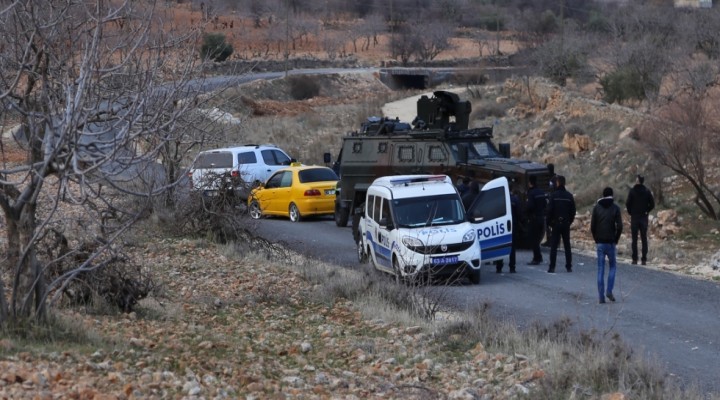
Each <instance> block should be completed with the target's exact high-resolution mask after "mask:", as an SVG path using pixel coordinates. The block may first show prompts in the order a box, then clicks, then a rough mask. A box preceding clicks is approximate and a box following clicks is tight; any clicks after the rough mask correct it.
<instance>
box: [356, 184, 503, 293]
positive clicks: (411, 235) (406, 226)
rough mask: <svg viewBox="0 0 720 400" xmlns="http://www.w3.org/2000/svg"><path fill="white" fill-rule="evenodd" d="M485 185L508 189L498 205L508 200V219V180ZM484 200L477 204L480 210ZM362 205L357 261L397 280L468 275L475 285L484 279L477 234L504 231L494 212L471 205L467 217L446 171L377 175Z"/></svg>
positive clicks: (488, 187) (501, 221)
mask: <svg viewBox="0 0 720 400" xmlns="http://www.w3.org/2000/svg"><path fill="white" fill-rule="evenodd" d="M486 188H487V189H488V190H490V189H494V188H502V189H504V193H503V196H504V197H505V198H502V199H495V200H498V201H496V202H493V207H495V206H497V205H499V200H503V201H504V200H507V201H506V202H504V203H503V204H504V206H505V207H506V209H507V214H508V218H509V216H510V215H509V210H510V208H509V204H510V193H509V190H508V185H507V179H505V178H498V179H496V180H494V181H491V182H488V184H487V185H485V187H484V188H483V190H485V189H486ZM481 193H482V192H481ZM487 193H489V192H486V194H487ZM493 193H494V194H495V195H497V194H498V192H497V191H493ZM492 197H496V196H492ZM486 200H488V199H486ZM481 203H484V202H476V203H475V204H476V205H477V207H478V208H480V204H481ZM362 208H363V209H362V211H361V212H360V217H359V221H358V223H357V229H358V231H357V232H356V235H355V237H356V240H357V252H358V260H359V261H360V262H365V261H366V260H368V259H369V260H370V262H372V263H373V265H374V267H375V268H377V269H378V270H381V271H385V272H389V273H392V274H395V275H396V276H397V277H398V278H411V277H414V276H417V275H418V274H422V275H432V276H448V275H450V276H458V277H459V276H467V277H468V278H469V279H470V281H471V282H472V283H475V284H477V283H479V282H480V268H481V264H482V256H481V251H480V248H481V246H480V244H479V242H478V240H477V239H478V234H482V235H485V233H489V232H490V231H493V230H494V231H499V230H500V228H499V227H498V226H499V224H504V223H505V221H504V220H502V219H500V218H498V219H492V220H490V219H486V216H487V215H495V214H496V213H495V212H492V213H490V214H483V213H482V212H479V211H478V210H473V209H472V208H471V210H470V211H472V213H470V214H467V215H466V213H465V210H464V208H463V205H462V201H461V199H460V195H459V194H458V192H457V189H456V188H455V186H454V185H453V183H452V181H451V179H450V178H449V177H448V176H446V175H398V176H386V177H381V178H378V179H376V180H375V181H374V182H373V183H372V185H370V187H369V188H368V191H367V195H366V200H365V204H364V205H363V207H362ZM476 219H477V221H476ZM474 222H477V224H476V223H474ZM503 227H504V225H503ZM486 231H487V232H486ZM488 254H489V255H491V256H495V253H488ZM508 254H509V252H508Z"/></svg>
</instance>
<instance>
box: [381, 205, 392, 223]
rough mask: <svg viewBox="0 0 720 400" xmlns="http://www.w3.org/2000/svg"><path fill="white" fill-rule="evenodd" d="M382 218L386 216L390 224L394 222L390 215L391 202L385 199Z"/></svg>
mask: <svg viewBox="0 0 720 400" xmlns="http://www.w3.org/2000/svg"><path fill="white" fill-rule="evenodd" d="M380 218H386V219H387V221H388V224H389V223H391V222H392V216H390V202H389V201H388V200H387V199H385V201H383V203H382V216H381V217H380Z"/></svg>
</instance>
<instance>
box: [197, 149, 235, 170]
mask: <svg viewBox="0 0 720 400" xmlns="http://www.w3.org/2000/svg"><path fill="white" fill-rule="evenodd" d="M195 167H196V168H232V154H230V153H229V152H217V153H215V152H213V153H202V154H200V155H199V156H198V159H197V160H196V161H195Z"/></svg>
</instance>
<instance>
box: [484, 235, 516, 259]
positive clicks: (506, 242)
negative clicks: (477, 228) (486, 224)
mask: <svg viewBox="0 0 720 400" xmlns="http://www.w3.org/2000/svg"><path fill="white" fill-rule="evenodd" d="M511 248H512V233H510V234H507V235H501V236H495V237H493V238H490V239H485V240H481V241H480V253H481V255H482V262H487V261H494V260H496V259H503V258H505V257H509V256H510V249H511Z"/></svg>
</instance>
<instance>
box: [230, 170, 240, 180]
mask: <svg viewBox="0 0 720 400" xmlns="http://www.w3.org/2000/svg"><path fill="white" fill-rule="evenodd" d="M230 176H232V177H233V178H237V177H238V176H240V171H232V172H230Z"/></svg>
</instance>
